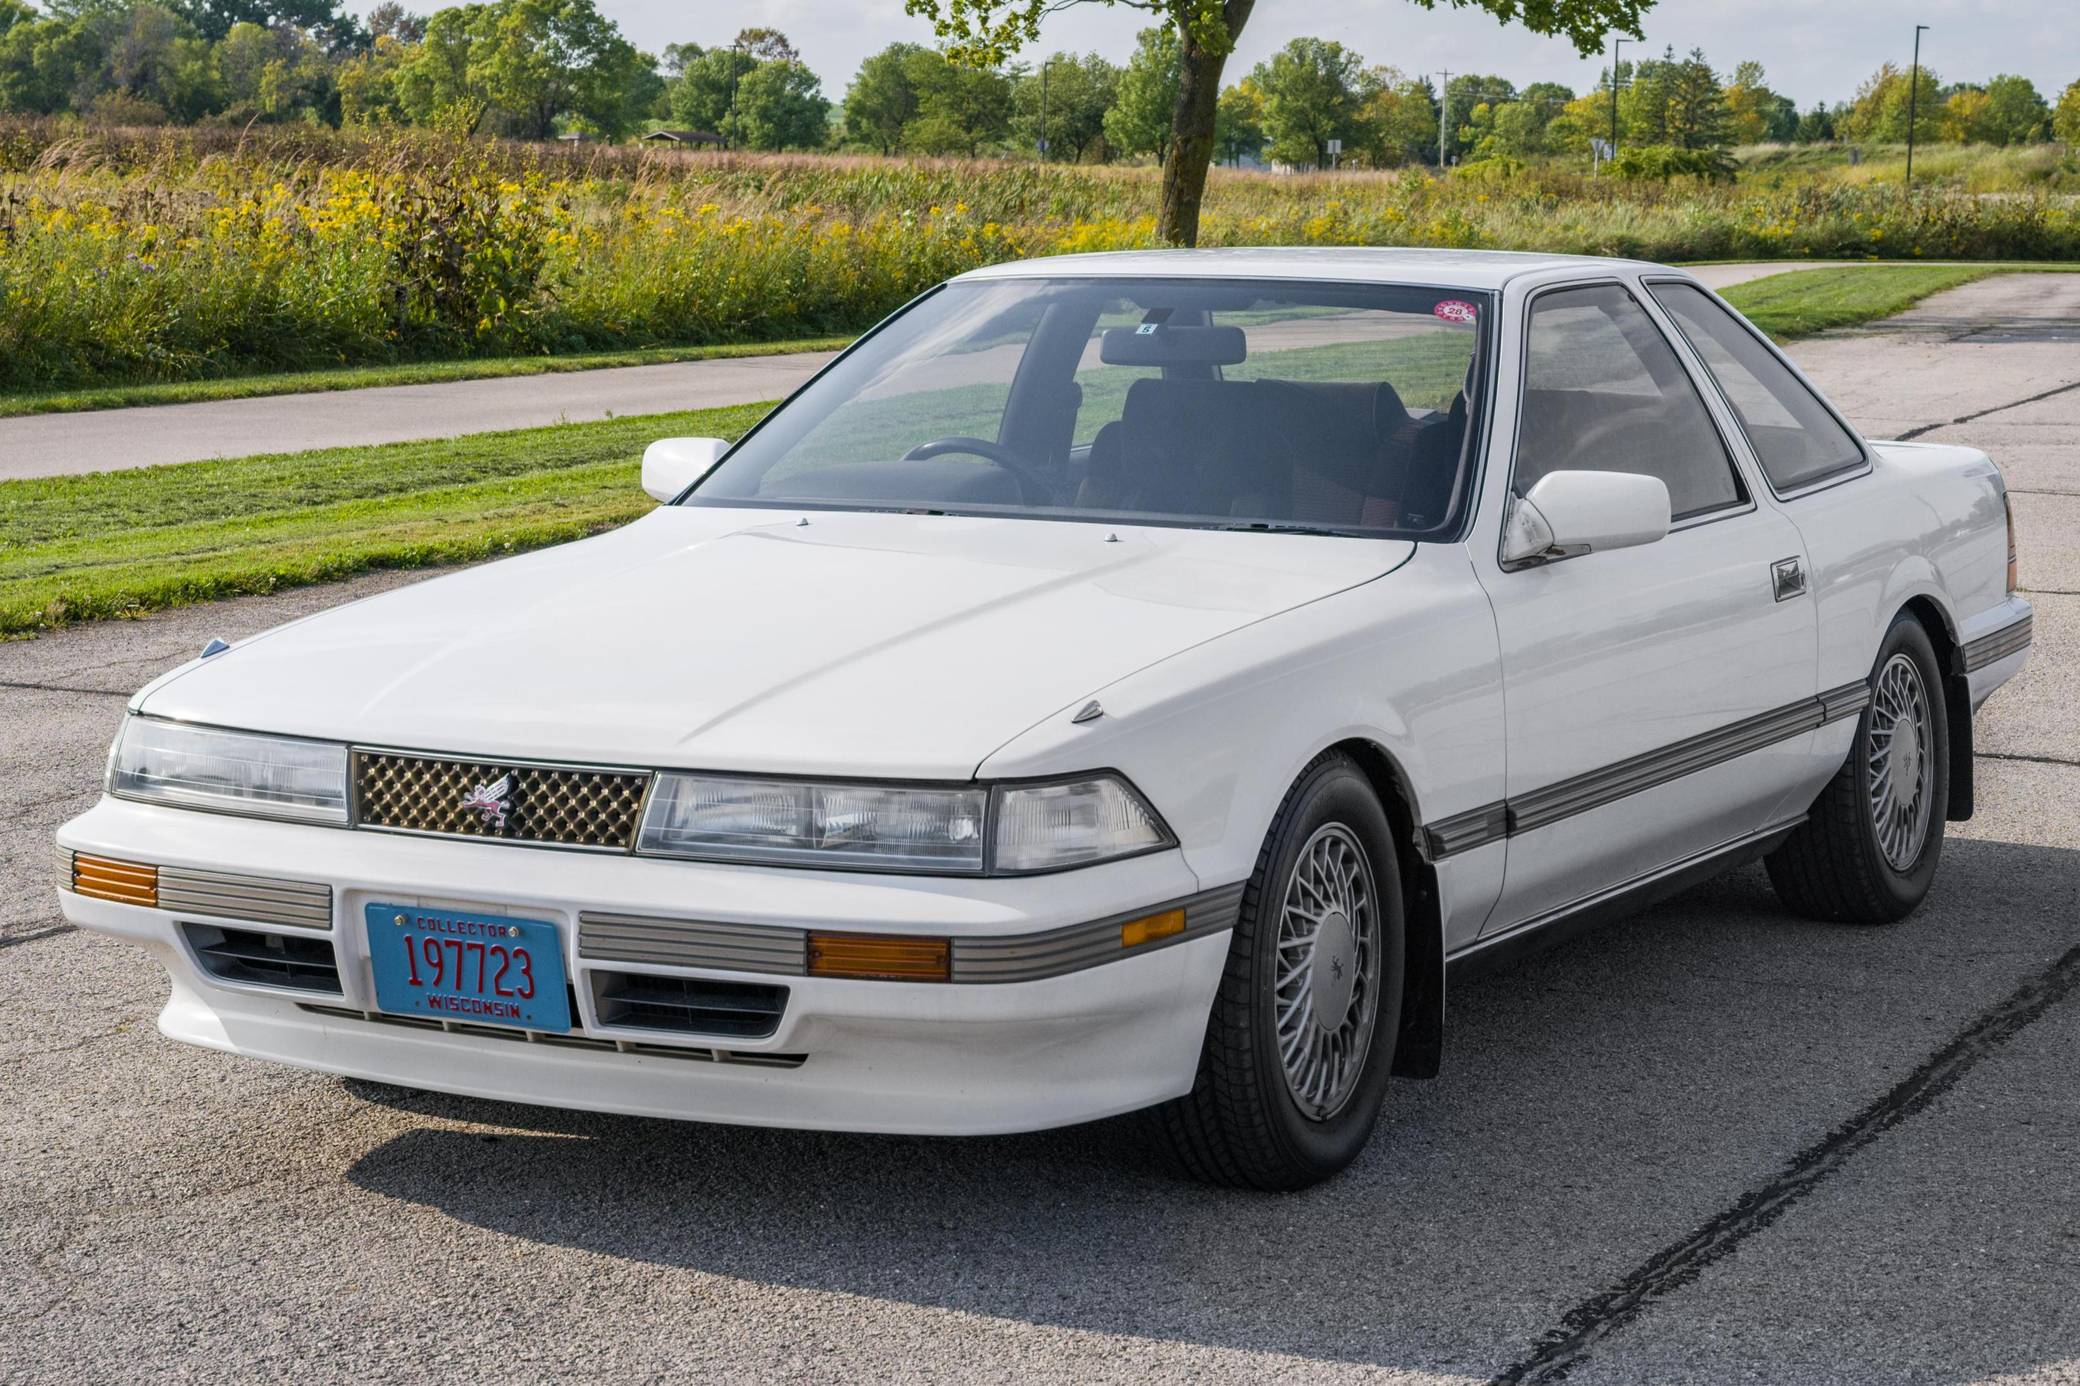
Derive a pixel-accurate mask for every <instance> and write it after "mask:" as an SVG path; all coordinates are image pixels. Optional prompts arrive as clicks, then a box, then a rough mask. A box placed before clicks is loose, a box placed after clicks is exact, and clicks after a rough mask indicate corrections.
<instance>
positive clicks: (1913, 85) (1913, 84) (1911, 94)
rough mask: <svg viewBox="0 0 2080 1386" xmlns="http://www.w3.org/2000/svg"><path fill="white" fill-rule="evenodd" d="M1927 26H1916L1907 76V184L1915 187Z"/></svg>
mask: <svg viewBox="0 0 2080 1386" xmlns="http://www.w3.org/2000/svg"><path fill="white" fill-rule="evenodd" d="M1927 27H1928V26H1927V25H1926V24H1916V25H1915V26H1914V66H1913V68H1912V69H1911V70H1910V71H1909V72H1908V74H1907V182H1906V186H1907V187H1909V188H1911V187H1913V186H1914V115H1915V104H1916V98H1918V97H1919V96H1920V95H1921V31H1922V30H1924V29H1926V28H1927Z"/></svg>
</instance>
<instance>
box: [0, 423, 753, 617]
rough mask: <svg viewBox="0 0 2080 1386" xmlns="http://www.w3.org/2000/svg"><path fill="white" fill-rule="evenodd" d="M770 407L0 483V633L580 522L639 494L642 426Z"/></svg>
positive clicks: (488, 543) (541, 540)
mask: <svg viewBox="0 0 2080 1386" xmlns="http://www.w3.org/2000/svg"><path fill="white" fill-rule="evenodd" d="M771 407H772V406H771V405H770V403H767V404H747V405H740V406H736V407H732V408H727V409H702V410H694V411H690V412H687V413H683V414H651V415H645V416H642V417H638V418H632V419H609V420H607V421H605V422H603V423H583V424H563V425H559V426H557V427H554V428H535V429H520V430H516V431H514V432H510V433H480V434H473V435H471V436H469V437H466V438H451V439H444V440H440V441H437V442H425V443H393V444H389V445H386V446H382V447H367V448H330V449H326V450H324V451H320V452H305V453H294V454H288V455H283V456H267V457H241V458H235V459H231V460H227V461H221V462H190V463H184V464H182V465H180V466H173V467H148V468H142V469H139V470H137V471H128V472H101V473H96V474H92V475H88V476H69V477H48V478H38V479H33V480H27V481H7V482H0V638H7V637H17V638H18V637H21V636H26V635H33V634H35V633H36V632H37V631H39V630H44V629H48V628H50V627H53V626H59V625H64V624H68V623H71V622H75V621H93V620H104V619H107V618H109V617H117V616H128V615H134V614H138V613H142V612H146V611H152V610H156V609H159V608H163V607H169V606H180V605H184V604H186V603H189V602H200V601H212V600H215V599H217V598H220V597H229V596H237V595H240V594H244V593H251V592H271V591H274V590H275V589H277V588H282V587H296V586H302V585H305V584H308V583H314V582H329V581H335V580H337V579H339V578H343V577H348V576H351V575H352V574H355V573H361V572H367V571H369V570H371V569H376V568H415V567H424V566H429V565H433V564H441V563H459V562H465V561H468V560H472V559H480V558H489V557H493V556H495V555H498V554H505V553H514V552H518V551H519V550H522V549H529V548H539V547H541V546H543V545H545V544H555V543H561V542H563V541H565V540H568V539H576V538H580V537H582V536H584V535H587V534H596V533H599V532H600V531H602V530H607V529H612V528H614V527H615V526H617V525H621V524H625V523H627V522H628V521H629V520H631V519H634V518H635V517H636V516H638V515H641V514H643V513H644V512H645V511H647V510H649V509H650V508H651V506H652V504H653V502H652V501H651V500H650V499H649V498H648V497H647V496H645V495H644V494H643V492H642V488H641V485H640V477H639V470H640V461H641V458H642V454H643V448H644V447H645V446H646V445H647V444H648V443H649V442H650V441H651V440H652V439H655V438H659V437H664V436H667V435H674V434H677V435H692V436H720V437H730V438H734V437H736V436H738V435H739V434H741V433H743V432H744V430H745V429H747V428H749V427H750V426H751V425H752V424H753V423H755V422H756V421H757V420H758V417H759V416H760V415H761V414H763V413H764V412H765V411H766V410H767V409H769V408H771Z"/></svg>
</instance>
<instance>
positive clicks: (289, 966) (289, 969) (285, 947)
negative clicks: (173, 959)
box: [181, 923, 341, 996]
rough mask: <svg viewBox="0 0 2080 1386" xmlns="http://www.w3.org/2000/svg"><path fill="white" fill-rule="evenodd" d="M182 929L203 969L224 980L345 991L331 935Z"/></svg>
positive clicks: (200, 926) (196, 926)
mask: <svg viewBox="0 0 2080 1386" xmlns="http://www.w3.org/2000/svg"><path fill="white" fill-rule="evenodd" d="M181 930H182V932H184V933H185V934H186V935H187V937H188V946H189V947H191V948H193V949H194V950H195V957H196V960H197V961H199V962H200V963H201V964H202V970H203V971H205V972H207V973H209V975H210V976H212V977H215V978H217V979H218V980H220V981H225V982H242V983H245V984H246V985H249V986H261V987H282V988H285V989H287V990H289V991H308V992H315V993H318V994H321V995H325V996H338V995H340V994H341V992H340V986H339V961H338V959H336V958H335V957H334V956H333V953H332V944H331V943H330V942H329V941H328V940H325V939H320V938H294V937H291V936H288V935H285V934H263V933H260V932H258V931H257V930H253V929H225V928H220V927H219V926H217V925H215V924H188V923H183V924H182V925H181Z"/></svg>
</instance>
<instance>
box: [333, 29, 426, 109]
mask: <svg viewBox="0 0 2080 1386" xmlns="http://www.w3.org/2000/svg"><path fill="white" fill-rule="evenodd" d="M369 18H370V20H371V25H370V27H374V26H373V20H374V19H375V16H374V15H373V14H371V15H370V16H369ZM409 51H410V49H409V46H408V45H407V44H405V43H404V42H402V41H401V40H399V39H398V38H396V37H395V36H394V35H393V34H388V33H383V34H377V35H376V37H375V43H374V45H373V46H372V47H370V49H369V51H368V52H366V53H359V54H356V55H355V56H353V57H351V58H348V59H347V60H346V61H345V62H343V63H341V64H340V65H339V72H338V74H337V76H335V77H334V79H333V81H334V84H335V85H336V86H337V88H338V90H339V115H340V123H341V124H342V125H401V124H404V123H405V122H407V121H409V120H410V119H411V116H410V113H409V112H408V111H406V110H405V106H404V99H403V97H402V95H401V94H400V92H399V90H398V82H397V75H398V72H399V70H400V69H401V68H403V66H404V62H405V58H406V56H407V55H408V53H409Z"/></svg>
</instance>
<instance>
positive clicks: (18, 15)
mask: <svg viewBox="0 0 2080 1386" xmlns="http://www.w3.org/2000/svg"><path fill="white" fill-rule="evenodd" d="M40 18H42V16H41V15H39V14H37V12H36V11H35V10H34V9H33V8H31V6H30V5H29V0H0V35H4V34H6V32H7V31H8V30H9V29H12V28H13V27H14V26H15V25H17V24H28V23H31V22H33V21H35V20H37V19H40Z"/></svg>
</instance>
